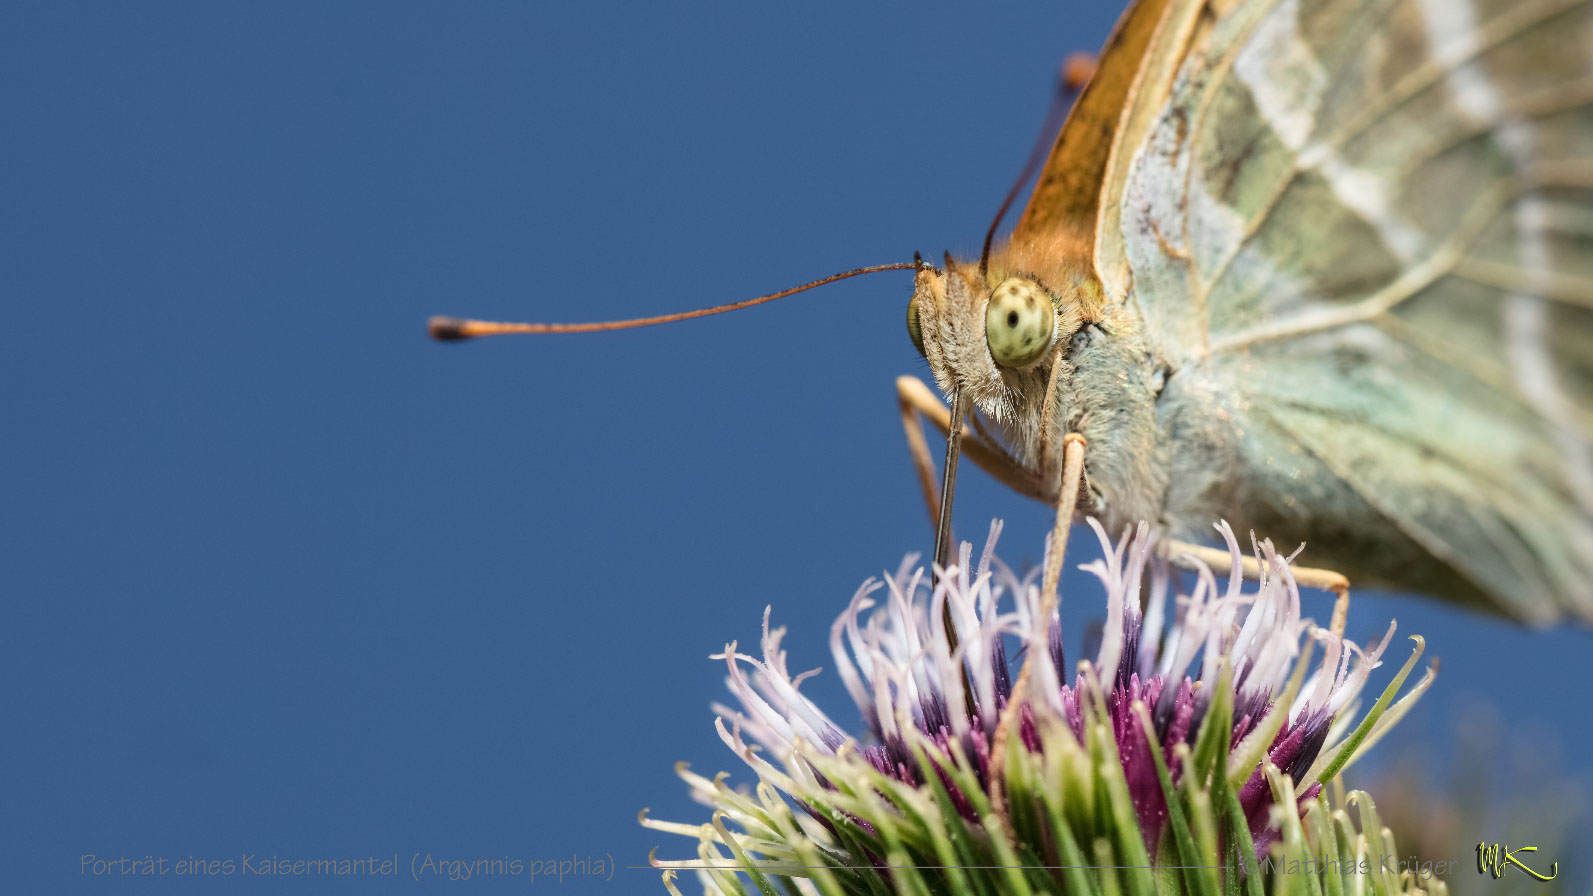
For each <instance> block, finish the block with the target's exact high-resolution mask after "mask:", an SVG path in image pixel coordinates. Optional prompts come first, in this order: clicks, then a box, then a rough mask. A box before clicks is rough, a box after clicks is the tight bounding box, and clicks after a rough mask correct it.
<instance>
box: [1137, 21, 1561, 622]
mask: <svg viewBox="0 0 1593 896" xmlns="http://www.w3.org/2000/svg"><path fill="white" fill-rule="evenodd" d="M1207 16H1208V18H1209V19H1210V21H1208V22H1207V24H1208V25H1209V27H1207V28H1203V29H1202V30H1200V31H1199V32H1197V38H1196V40H1195V41H1193V42H1192V44H1191V46H1190V47H1189V48H1188V50H1187V55H1186V56H1185V58H1184V63H1183V65H1182V67H1181V68H1180V70H1179V72H1178V75H1177V79H1176V81H1175V82H1174V83H1173V85H1172V88H1171V92H1170V94H1169V99H1168V102H1167V104H1166V105H1165V106H1164V108H1163V109H1162V111H1161V115H1160V118H1159V119H1158V120H1157V122H1156V124H1155V125H1154V126H1152V127H1151V128H1150V129H1149V132H1148V134H1147V135H1146V137H1145V140H1144V143H1143V144H1142V145H1141V147H1140V148H1139V150H1138V152H1137V154H1136V155H1135V156H1134V159H1133V161H1132V162H1131V163H1130V167H1129V169H1128V173H1127V178H1126V182H1125V184H1124V188H1123V191H1122V194H1121V211H1120V221H1121V233H1122V240H1123V242H1122V253H1123V256H1124V258H1125V260H1126V263H1127V266H1128V268H1129V269H1130V270H1131V273H1132V297H1133V301H1134V302H1136V303H1138V305H1139V306H1140V309H1141V311H1142V312H1143V315H1144V317H1145V321H1146V326H1147V329H1148V331H1149V335H1150V338H1151V339H1152V342H1153V344H1155V345H1157V346H1158V347H1159V348H1160V349H1161V350H1162V351H1164V352H1166V353H1168V354H1170V355H1172V356H1173V357H1175V358H1180V359H1182V360H1183V361H1184V362H1186V363H1198V364H1199V365H1201V366H1202V367H1203V368H1205V369H1207V370H1209V371H1212V372H1213V375H1215V376H1218V377H1219V378H1221V379H1222V381H1223V382H1224V383H1225V384H1226V385H1228V386H1230V387H1231V388H1232V390H1233V391H1234V393H1235V394H1236V395H1237V396H1238V397H1239V401H1238V406H1239V407H1240V408H1241V409H1242V410H1243V412H1244V417H1245V420H1244V421H1243V422H1245V423H1247V424H1249V425H1250V428H1251V429H1252V430H1253V431H1254V432H1253V435H1254V437H1255V438H1257V439H1272V440H1273V441H1274V442H1276V444H1279V445H1284V444H1287V445H1288V446H1290V450H1293V451H1301V452H1305V453H1307V454H1309V455H1312V456H1313V457H1314V459H1315V460H1316V461H1317V462H1318V463H1319V467H1317V469H1319V470H1320V469H1325V470H1327V471H1330V472H1331V475H1332V476H1334V477H1336V478H1337V479H1338V480H1339V481H1340V482H1341V483H1342V484H1344V485H1347V486H1349V487H1350V488H1351V489H1353V490H1354V492H1355V493H1357V494H1358V495H1359V497H1360V498H1361V499H1362V500H1364V502H1365V503H1366V504H1368V505H1370V506H1371V507H1372V508H1375V510H1376V511H1377V512H1378V513H1379V514H1381V515H1382V516H1383V517H1384V518H1385V520H1386V521H1387V522H1388V523H1390V524H1392V525H1394V526H1396V527H1397V528H1398V529H1399V531H1400V532H1401V533H1403V534H1404V535H1405V536H1407V537H1408V538H1409V539H1411V540H1412V541H1414V542H1416V543H1417V544H1419V545H1420V546H1421V547H1422V548H1423V549H1425V550H1426V551H1428V552H1430V553H1431V554H1432V555H1433V556H1435V557H1437V558H1438V559H1440V560H1441V561H1443V562H1444V563H1446V564H1448V565H1449V566H1451V567H1453V568H1454V569H1455V570H1457V571H1458V572H1459V573H1460V574H1461V575H1463V576H1464V577H1465V578H1466V579H1468V580H1470V581H1471V582H1473V583H1474V584H1476V585H1477V586H1478V587H1479V588H1481V589H1482V590H1483V591H1485V592H1488V593H1489V594H1490V595H1491V596H1492V599H1493V600H1494V602H1495V603H1496V605H1497V607H1498V608H1499V609H1501V610H1503V611H1505V612H1508V613H1510V614H1512V615H1515V616H1517V617H1520V618H1525V619H1534V620H1546V619H1552V618H1556V617H1558V616H1561V615H1564V614H1567V613H1570V614H1572V615H1578V616H1581V617H1583V618H1593V585H1590V583H1593V448H1590V442H1593V413H1590V408H1593V3H1589V2H1588V0H1322V2H1313V0H1254V2H1242V3H1239V4H1238V5H1237V6H1236V7H1235V8H1234V9H1232V10H1227V11H1225V12H1224V13H1223V14H1222V15H1221V16H1213V15H1211V14H1210V12H1209V10H1208V11H1207Z"/></svg>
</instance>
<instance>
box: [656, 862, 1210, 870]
mask: <svg viewBox="0 0 1593 896" xmlns="http://www.w3.org/2000/svg"><path fill="white" fill-rule="evenodd" d="M1234 867H1235V866H1233V865H795V864H785V863H778V864H768V865H762V864H760V865H753V866H751V868H752V869H753V870H757V871H782V870H792V871H807V870H812V869H814V868H828V869H830V870H831V871H897V870H905V869H908V868H913V869H917V870H920V871H936V870H941V871H943V870H950V869H953V868H956V869H960V870H963V871H994V870H997V869H1011V870H1018V871H1028V870H1034V871H1086V870H1088V871H1107V870H1114V871H1118V870H1127V869H1136V870H1141V871H1164V870H1172V871H1195V870H1200V871H1229V870H1232V869H1233V868H1234ZM625 868H626V870H627V871H635V870H647V869H652V870H654V871H659V870H663V871H745V870H748V866H745V865H707V864H701V865H676V864H670V865H667V866H664V867H663V868H660V867H659V866H656V865H627V866H625Z"/></svg>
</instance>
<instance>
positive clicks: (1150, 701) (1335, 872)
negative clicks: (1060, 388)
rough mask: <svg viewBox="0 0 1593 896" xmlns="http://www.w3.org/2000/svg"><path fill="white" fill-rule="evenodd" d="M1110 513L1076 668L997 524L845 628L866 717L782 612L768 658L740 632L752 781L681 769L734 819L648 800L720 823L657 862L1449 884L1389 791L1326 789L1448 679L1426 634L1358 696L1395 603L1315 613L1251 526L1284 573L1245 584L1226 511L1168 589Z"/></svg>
mask: <svg viewBox="0 0 1593 896" xmlns="http://www.w3.org/2000/svg"><path fill="white" fill-rule="evenodd" d="M1090 524H1091V526H1092V527H1093V528H1094V530H1095V532H1096V535H1097V536H1098V537H1099V539H1100V541H1101V545H1102V549H1103V554H1104V556H1103V557H1102V559H1100V560H1097V561H1095V562H1093V563H1090V564H1088V565H1086V566H1084V567H1082V568H1083V569H1085V570H1087V571H1089V572H1092V573H1094V575H1095V576H1096V577H1097V578H1099V579H1100V581H1101V584H1102V585H1103V586H1104V588H1105V591H1106V619H1105V622H1104V624H1103V626H1102V628H1101V631H1100V635H1099V637H1098V639H1096V640H1097V643H1095V644H1094V645H1092V646H1090V647H1089V648H1087V649H1086V650H1085V655H1086V656H1087V657H1089V658H1088V659H1086V660H1084V661H1081V662H1079V663H1078V665H1077V667H1076V669H1075V670H1073V673H1072V675H1071V680H1070V677H1069V674H1068V672H1069V670H1068V667H1067V665H1066V663H1065V654H1064V649H1063V643H1064V639H1063V632H1062V628H1061V623H1060V621H1059V618H1058V615H1057V614H1056V613H1055V612H1052V613H1051V614H1049V618H1046V619H1042V618H1040V611H1041V598H1040V593H1039V589H1038V587H1037V586H1036V584H1035V575H1034V574H1030V575H1029V576H1028V577H1026V578H1023V579H1020V578H1018V577H1017V576H1016V575H1014V574H1013V573H1012V572H1011V571H1010V570H1009V569H1008V568H1007V567H1006V566H1005V565H1003V564H1001V563H1000V562H999V561H998V560H996V559H995V557H994V550H995V543H996V539H997V536H998V535H999V534H1000V529H1001V525H1000V523H999V522H997V523H995V524H993V525H992V526H991V531H990V537H989V539H988V541H987V543H986V546H985V549H984V551H983V553H982V554H981V556H980V558H979V560H978V563H977V564H975V563H973V562H972V561H973V556H972V547H971V546H970V545H967V544H964V545H963V546H962V549H961V553H960V559H959V561H958V562H957V563H956V564H954V565H953V566H952V567H951V568H950V569H948V570H946V571H945V574H944V575H942V576H940V577H939V579H938V581H936V582H935V584H934V585H933V586H931V584H930V583H929V580H928V577H927V576H926V575H925V573H924V572H923V570H922V569H918V568H915V567H914V562H915V560H916V558H915V557H913V556H909V557H908V558H907V560H905V561H904V562H903V563H902V565H901V567H900V568H899V569H898V570H897V572H896V574H895V575H893V576H889V577H887V578H885V579H884V580H883V581H881V582H876V581H874V580H870V581H868V582H865V583H864V584H863V586H862V587H861V588H859V589H858V591H857V593H856V594H855V595H853V597H852V600H851V602H850V603H849V604H848V606H847V609H846V611H845V612H844V613H842V614H841V616H840V618H839V619H837V620H836V622H835V624H834V626H833V627H832V629H831V631H830V650H831V652H832V653H833V654H834V657H835V663H836V671H837V673H838V674H839V676H840V679H841V681H842V682H843V683H844V685H845V686H846V689H847V691H848V692H849V694H850V695H851V697H852V699H853V700H854V701H855V702H856V703H857V706H858V708H859V709H860V710H861V712H862V716H863V722H864V725H865V726H866V728H867V732H866V735H865V736H864V737H862V738H856V737H853V736H852V735H850V734H848V733H846V731H845V730H844V729H843V728H842V727H841V726H839V725H837V724H836V723H835V722H834V721H832V719H831V718H830V717H829V716H828V715H827V714H825V712H824V711H823V710H822V709H820V708H819V707H818V706H817V705H815V704H814V703H813V702H812V701H811V700H809V699H808V698H807V697H805V696H803V695H802V694H801V693H800V691H799V687H800V685H801V682H802V681H803V680H804V679H805V678H807V677H809V676H810V675H812V674H815V673H814V672H807V673H803V674H800V675H795V676H793V675H792V674H791V673H790V671H789V669H788V668H787V666H786V656H785V651H784V650H783V649H782V647H781V642H782V640H783V637H784V634H785V632H784V630H783V629H780V628H772V627H771V626H770V622H769V619H770V612H769V610H765V613H764V624H763V638H762V645H761V647H762V658H761V659H760V658H758V657H755V656H751V655H749V654H746V653H742V652H740V651H739V650H738V649H737V645H736V644H735V643H731V644H729V645H727V646H726V648H725V651H724V652H723V653H722V654H718V655H716V656H715V657H714V658H715V659H718V660H721V661H723V662H724V663H725V664H726V667H727V669H728V673H729V676H728V684H729V687H730V690H731V692H732V693H733V694H734V696H735V697H736V700H737V702H738V703H739V708H731V707H727V706H718V705H716V706H715V710H716V712H717V713H718V719H717V720H716V723H715V724H716V727H717V729H718V732H719V735H720V738H721V739H722V740H723V741H724V742H725V743H726V744H727V745H728V746H730V747H731V749H733V750H734V751H735V752H736V753H737V755H739V756H740V757H741V758H742V759H744V760H745V761H746V762H747V764H748V765H750V766H751V767H752V769H753V771H754V772H755V773H756V774H757V776H758V779H759V780H758V783H757V786H756V789H755V791H753V792H751V793H747V792H737V791H735V790H732V789H731V788H730V787H729V786H727V785H726V783H725V780H724V779H725V776H724V775H720V776H719V777H716V778H715V779H713V780H708V779H706V778H703V777H701V776H698V775H695V774H693V773H691V772H690V771H689V770H687V769H686V768H685V767H684V766H681V767H680V768H679V772H680V774H681V776H682V777H683V778H684V779H685V780H686V781H687V783H688V784H689V785H690V786H691V788H692V791H693V795H694V796H695V797H697V798H698V799H699V800H700V801H702V802H704V803H706V804H708V805H710V806H712V807H714V809H715V810H716V811H715V813H714V817H713V820H712V822H711V823H710V824H707V825H686V824H677V823H670V822H663V821H656V820H653V819H649V818H647V817H646V813H645V812H644V813H643V819H642V820H643V823H644V824H646V825H648V826H650V827H653V828H655V829H658V830H664V831H671V832H674V833H680V834H686V835H688V836H692V837H696V838H697V839H698V842H699V847H698V860H697V861H681V862H669V861H659V860H656V859H655V864H656V865H658V866H659V867H661V868H665V869H666V873H665V880H666V884H667V885H668V886H669V888H670V889H671V891H674V890H675V887H674V883H673V874H674V872H675V871H678V870H684V869H691V870H695V871H697V873H698V875H699V878H700V880H701V882H702V884H703V886H704V888H705V890H706V891H708V892H725V893H741V892H746V889H745V887H744V886H743V884H742V878H741V877H740V876H739V875H740V874H745V875H746V878H747V879H748V880H750V881H751V883H752V884H753V885H754V886H756V887H757V888H758V889H759V890H761V891H762V892H764V893H774V892H779V891H780V889H783V890H785V891H788V892H802V893H815V892H822V893H881V892H925V893H927V892H949V893H965V892H968V893H972V892H1017V893H1025V892H1062V891H1066V892H1073V893H1119V892H1127V893H1130V894H1150V893H1172V892H1180V893H1182V892H1189V893H1199V894H1211V896H1215V894H1216V893H1218V892H1238V891H1239V888H1240V887H1244V888H1246V889H1247V890H1248V892H1249V893H1253V894H1259V893H1260V892H1261V889H1260V887H1261V881H1262V879H1263V878H1266V877H1274V878H1276V882H1274V883H1271V884H1270V885H1269V886H1270V888H1271V892H1275V893H1277V892H1294V891H1295V888H1296V887H1298V888H1300V889H1299V890H1298V892H1302V893H1306V892H1312V893H1316V892H1324V890H1323V889H1321V888H1322V887H1324V886H1326V887H1327V888H1326V890H1325V892H1329V893H1332V892H1336V891H1338V890H1339V889H1340V886H1339V885H1340V884H1344V883H1346V882H1348V883H1351V884H1352V886H1355V887H1365V888H1366V889H1369V890H1370V891H1371V892H1374V893H1395V892H1422V891H1433V887H1434V886H1435V882H1434V881H1432V880H1431V877H1430V874H1429V875H1428V876H1427V877H1425V878H1424V877H1423V874H1422V872H1421V869H1406V868H1402V867H1401V865H1400V863H1399V859H1398V854H1397V852H1396V851H1395V850H1394V848H1393V843H1392V838H1391V836H1390V835H1389V834H1388V832H1387V831H1386V830H1384V829H1383V827H1382V825H1381V823H1380V822H1379V821H1378V820H1377V816H1376V811H1375V809H1374V808H1373V807H1372V804H1371V801H1370V799H1369V798H1367V797H1366V796H1365V795H1364V794H1361V793H1352V794H1348V795H1344V794H1342V793H1340V796H1339V799H1338V800H1336V808H1330V807H1329V804H1328V803H1327V801H1326V800H1325V799H1324V797H1323V795H1322V789H1323V785H1324V784H1327V783H1329V782H1334V781H1335V779H1336V777H1337V775H1338V774H1339V773H1340V772H1341V771H1342V770H1343V769H1344V768H1346V767H1347V766H1348V765H1349V764H1350V763H1352V762H1354V761H1355V759H1356V758H1358V757H1359V756H1360V755H1361V754H1362V753H1364V752H1365V750H1366V749H1367V748H1368V747H1370V746H1371V745H1372V744H1373V743H1374V742H1376V741H1377V740H1378V739H1379V738H1380V737H1381V736H1382V734H1383V733H1384V732H1385V731H1386V730H1387V729H1388V728H1389V726H1391V725H1392V724H1393V723H1394V722H1395V721H1397V720H1398V719H1399V718H1400V717H1401V716H1403V715H1404V714H1405V712H1406V711H1408V709H1409V708H1410V706H1411V705H1412V704H1413V703H1414V701H1415V699H1416V697H1418V696H1419V695H1420V694H1421V692H1422V691H1424V690H1425V689H1426V688H1427V686H1428V685H1429V684H1430V683H1431V681H1432V677H1433V671H1432V670H1429V671H1428V672H1427V674H1426V675H1425V676H1424V677H1423V678H1422V680H1421V681H1420V682H1419V683H1418V684H1416V685H1415V686H1414V687H1413V688H1411V689H1410V691H1409V692H1408V693H1407V694H1405V695H1404V696H1403V697H1402V698H1401V699H1399V700H1398V702H1394V699H1393V698H1394V696H1395V695H1396V694H1397V693H1398V692H1399V690H1400V688H1401V687H1402V686H1403V684H1404V682H1405V680H1406V678H1407V677H1408V675H1409V674H1410V672H1411V670H1412V668H1413V667H1414V666H1415V664H1416V661H1417V659H1418V658H1419V657H1420V655H1421V652H1422V641H1421V639H1420V638H1419V637H1415V638H1413V640H1414V641H1415V642H1416V647H1415V650H1414V651H1413V652H1412V654H1411V656H1410V658H1409V659H1408V660H1407V661H1406V662H1405V664H1404V665H1403V667H1402V668H1401V669H1400V671H1399V672H1398V674H1397V675H1395V676H1394V679H1393V682H1392V683H1391V684H1390V685H1389V686H1388V688H1387V689H1386V690H1385V691H1384V692H1383V693H1382V695H1381V696H1380V697H1379V698H1378V699H1377V700H1376V702H1375V703H1374V705H1373V706H1372V708H1371V709H1370V710H1369V711H1368V712H1367V713H1366V714H1365V715H1364V716H1360V717H1359V718H1357V715H1358V713H1357V707H1358V702H1359V697H1360V696H1361V692H1362V690H1363V689H1364V687H1365V685H1366V683H1367V680H1368V676H1369V675H1370V673H1371V671H1372V670H1373V669H1375V668H1377V667H1378V665H1380V663H1381V660H1382V657H1383V654H1384V652H1385V650H1386V649H1387V647H1388V646H1389V644H1390V642H1391V641H1392V639H1393V635H1394V626H1393V625H1392V624H1391V625H1390V626H1389V629H1388V633H1387V635H1385V636H1384V637H1383V638H1382V639H1381V640H1379V641H1378V642H1377V643H1376V644H1372V645H1367V646H1365V647H1362V646H1357V645H1355V644H1353V643H1351V642H1349V641H1348V640H1346V639H1345V638H1344V637H1343V635H1342V631H1341V630H1340V629H1339V627H1338V626H1337V625H1336V626H1335V627H1334V628H1331V629H1324V628H1321V627H1319V626H1317V625H1315V624H1314V623H1312V622H1311V621H1310V620H1308V619H1305V618H1302V615H1301V608H1300V595H1299V591H1298V589H1297V587H1296V585H1295V581H1294V578H1293V575H1292V573H1291V571H1290V566H1289V565H1290V562H1291V561H1292V559H1293V557H1283V556H1281V555H1279V554H1278V552H1277V551H1276V550H1275V549H1274V548H1273V546H1272V545H1271V544H1270V543H1268V542H1265V541H1263V542H1260V543H1259V544H1256V543H1254V540H1252V547H1253V550H1254V555H1255V559H1256V562H1257V564H1258V568H1259V569H1260V571H1261V574H1260V576H1259V582H1248V583H1247V582H1246V581H1245V580H1244V577H1243V576H1242V574H1241V573H1242V569H1243V559H1244V557H1243V555H1242V553H1241V551H1240V549H1239V545H1238V542H1237V540H1236V539H1235V538H1234V535H1233V532H1232V531H1231V530H1230V529H1229V528H1228V527H1227V525H1226V524H1222V525H1219V526H1218V527H1217V528H1218V531H1219V532H1221V533H1222V536H1223V538H1224V539H1225V540H1226V542H1227V545H1228V551H1229V557H1230V560H1231V570H1230V572H1229V575H1228V580H1227V583H1226V585H1225V586H1224V585H1221V584H1219V583H1218V581H1217V579H1216V577H1215V576H1213V575H1212V573H1211V572H1210V571H1209V570H1207V569H1205V568H1204V567H1201V568H1200V569H1199V571H1198V573H1197V576H1196V578H1195V580H1194V584H1193V587H1192V588H1191V589H1190V590H1189V593H1188V594H1180V595H1178V596H1177V597H1176V599H1175V600H1174V601H1172V602H1171V605H1170V606H1169V602H1168V600H1167V598H1168V594H1169V592H1170V590H1171V589H1172V586H1173V585H1174V583H1175V581H1176V577H1175V576H1173V575H1172V574H1171V573H1170V572H1169V567H1168V564H1167V563H1166V561H1165V559H1163V558H1161V557H1160V556H1159V555H1158V553H1157V552H1156V551H1155V550H1154V547H1155V537H1154V534H1153V533H1152V532H1151V530H1150V529H1149V528H1148V527H1146V526H1143V525H1142V526H1140V528H1139V530H1138V531H1137V532H1136V533H1135V534H1134V535H1133V536H1132V537H1129V535H1128V533H1126V532H1125V533H1124V537H1123V538H1122V539H1120V540H1119V541H1118V542H1117V543H1116V544H1114V543H1113V542H1112V540H1111V538H1109V537H1108V535H1107V534H1106V532H1105V531H1104V530H1103V529H1102V528H1101V527H1100V525H1099V524H1098V523H1096V522H1094V521H1093V520H1091V521H1090ZM1142 592H1143V593H1145V594H1146V595H1147V599H1146V601H1145V604H1144V606H1145V609H1144V610H1143V612H1142V610H1141V601H1140V596H1141V594H1142ZM948 622H949V624H950V630H949V631H948V628H947V624H948ZM1318 647H1320V649H1321V660H1320V662H1317V663H1313V662H1312V654H1313V652H1314V650H1315V649H1316V648H1318ZM1009 649H1011V651H1012V652H1011V654H1010V656H1011V657H1021V658H1022V662H1024V663H1026V664H1027V665H1028V668H1027V669H1025V670H1024V671H1023V672H1022V673H1021V674H1023V675H1027V676H1029V683H1028V685H1027V687H1026V689H1019V688H1018V687H1017V686H1016V679H1015V678H1014V676H1013V665H1012V663H1010V662H1009ZM1020 690H1021V693H1020ZM1015 695H1016V696H1015ZM1351 807H1353V808H1354V809H1355V810H1356V813H1355V815H1354V816H1352V815H1350V814H1349V811H1348V810H1349V809H1350V808H1351ZM1291 863H1292V865H1291ZM1358 874H1359V875H1364V879H1361V880H1355V879H1354V875H1358ZM1329 878H1331V881H1330V880H1329ZM1442 886H1443V885H1442V884H1441V883H1436V887H1437V888H1438V889H1439V890H1441V889H1442ZM1357 891H1361V890H1359V889H1357Z"/></svg>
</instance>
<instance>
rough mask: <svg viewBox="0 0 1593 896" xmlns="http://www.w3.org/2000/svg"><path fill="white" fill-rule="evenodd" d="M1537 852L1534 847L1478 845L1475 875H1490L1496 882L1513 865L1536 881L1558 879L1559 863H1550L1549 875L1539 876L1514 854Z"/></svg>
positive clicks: (1496, 844) (1497, 844)
mask: <svg viewBox="0 0 1593 896" xmlns="http://www.w3.org/2000/svg"><path fill="white" fill-rule="evenodd" d="M1537 851H1538V848H1537V847H1536V846H1517V847H1516V848H1515V849H1511V848H1510V847H1509V845H1507V844H1499V843H1495V844H1494V845H1492V846H1489V845H1488V844H1486V843H1478V844H1477V873H1478V874H1492V875H1493V876H1494V879H1495V880H1498V879H1499V878H1501V877H1504V873H1505V872H1506V871H1508V870H1509V868H1510V866H1511V865H1514V866H1516V867H1517V868H1520V869H1521V870H1522V871H1525V872H1526V873H1528V874H1530V875H1532V876H1533V877H1535V878H1537V879H1538V880H1554V879H1555V878H1556V877H1559V876H1560V863H1559V862H1550V863H1549V873H1548V874H1539V873H1538V872H1536V871H1533V870H1532V869H1531V868H1528V867H1527V865H1526V863H1525V862H1523V861H1521V860H1520V859H1519V858H1516V853H1522V852H1537Z"/></svg>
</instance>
